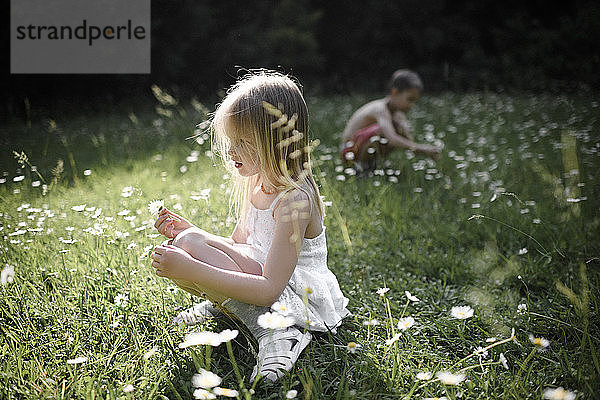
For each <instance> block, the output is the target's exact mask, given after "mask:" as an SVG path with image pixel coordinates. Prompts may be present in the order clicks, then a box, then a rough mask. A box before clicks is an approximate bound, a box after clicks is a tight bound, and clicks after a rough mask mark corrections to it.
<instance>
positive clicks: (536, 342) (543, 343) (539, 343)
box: [529, 334, 550, 349]
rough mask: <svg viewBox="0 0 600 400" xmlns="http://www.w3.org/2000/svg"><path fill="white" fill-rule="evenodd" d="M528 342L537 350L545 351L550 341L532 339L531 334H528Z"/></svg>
mask: <svg viewBox="0 0 600 400" xmlns="http://www.w3.org/2000/svg"><path fill="white" fill-rule="evenodd" d="M529 341H530V342H531V343H532V344H533V345H535V346H536V347H537V348H539V349H545V348H546V347H548V346H550V341H549V340H548V339H544V338H543V337H534V336H533V335H532V334H529Z"/></svg>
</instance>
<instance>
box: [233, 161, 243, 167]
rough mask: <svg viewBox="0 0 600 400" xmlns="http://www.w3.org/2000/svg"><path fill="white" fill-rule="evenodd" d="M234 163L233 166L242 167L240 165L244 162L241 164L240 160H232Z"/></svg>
mask: <svg viewBox="0 0 600 400" xmlns="http://www.w3.org/2000/svg"><path fill="white" fill-rule="evenodd" d="M234 163H235V167H236V168H242V165H244V164H242V163H241V162H239V161H234Z"/></svg>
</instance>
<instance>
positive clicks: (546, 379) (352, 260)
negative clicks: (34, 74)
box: [0, 93, 600, 399]
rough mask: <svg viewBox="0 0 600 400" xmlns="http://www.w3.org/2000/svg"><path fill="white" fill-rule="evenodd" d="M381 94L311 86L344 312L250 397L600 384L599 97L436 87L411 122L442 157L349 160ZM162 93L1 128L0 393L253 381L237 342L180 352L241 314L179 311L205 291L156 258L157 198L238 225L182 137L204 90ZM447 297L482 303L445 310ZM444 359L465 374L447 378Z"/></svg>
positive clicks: (27, 395) (451, 301) (207, 160)
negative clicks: (151, 99) (189, 287)
mask: <svg viewBox="0 0 600 400" xmlns="http://www.w3.org/2000/svg"><path fill="white" fill-rule="evenodd" d="M368 99H370V98H367V97H366V96H353V97H326V98H325V97H323V98H310V97H309V98H308V101H309V109H310V112H311V126H312V127H311V129H312V137H313V138H318V139H319V140H320V145H319V146H318V147H317V149H316V150H315V154H314V159H315V170H316V175H317V177H318V183H319V185H320V187H321V194H322V195H323V196H324V198H325V201H326V205H327V207H326V209H327V210H326V211H327V216H326V220H325V223H326V225H327V240H328V249H329V266H330V269H331V270H332V271H333V272H334V273H335V274H336V275H337V277H338V280H339V281H340V285H341V288H342V290H343V292H344V293H345V294H346V296H347V297H348V298H349V299H350V304H349V306H348V308H349V309H350V311H351V312H352V313H353V317H352V318H348V319H347V320H346V321H345V322H344V324H343V325H342V327H341V328H340V329H339V332H338V334H337V335H328V334H323V335H317V337H316V338H315V340H313V342H312V343H311V344H310V345H309V347H308V348H307V350H306V351H305V352H304V353H303V355H302V357H301V358H300V360H299V362H298V363H297V365H296V368H295V369H294V370H293V372H292V373H291V374H289V376H286V377H285V378H284V379H281V380H280V381H279V382H277V383H271V382H259V383H258V384H257V385H256V386H255V387H254V394H253V396H252V397H253V398H256V399H267V398H268V399H280V398H285V395H286V393H287V392H288V391H289V390H292V389H294V390H297V391H298V395H297V398H302V399H306V398H313V399H346V398H356V399H404V398H413V399H422V398H430V397H441V396H446V397H447V398H448V399H459V398H460V399H526V398H529V399H541V398H543V396H544V392H545V391H547V390H548V389H554V388H557V387H563V388H565V390H568V391H570V392H573V393H575V394H576V395H577V398H578V399H579V398H581V399H584V398H589V399H592V398H597V397H598V396H600V362H599V357H600V354H599V352H598V348H600V329H599V325H600V317H599V316H598V309H599V307H598V300H599V298H600V297H599V291H598V288H599V278H600V273H599V269H600V240H599V239H600V213H599V210H600V200H598V199H599V198H600V184H599V182H600V181H599V179H600V176H599V174H600V172H599V171H600V126H599V117H600V104H599V102H598V99H597V98H594V96H593V95H592V94H589V93H588V94H583V95H578V96H571V97H565V96H554V95H543V94H537V95H529V94H513V95H509V94H500V95H498V94H491V93H486V94H484V93H480V94H462V95H459V94H440V95H431V96H426V97H424V98H422V99H421V100H420V101H419V103H418V105H417V106H416V107H415V108H414V109H413V111H411V113H410V114H409V119H410V120H411V123H412V124H413V127H414V130H415V133H416V135H415V136H416V138H417V139H418V140H419V141H422V142H430V143H435V142H437V143H440V142H441V143H443V144H444V151H443V156H442V158H441V159H440V160H439V161H438V162H437V163H434V162H432V161H429V160H427V159H425V158H422V157H420V156H418V155H417V156H415V155H414V154H410V153H409V152H397V153H396V154H394V155H393V156H392V157H391V158H390V159H389V160H388V161H387V162H386V163H381V165H380V167H379V169H377V170H375V171H374V172H373V173H372V174H369V175H363V176H355V175H354V173H353V172H354V171H353V170H351V169H347V168H346V167H344V166H342V165H341V163H340V161H339V156H338V152H337V146H338V142H339V137H340V133H341V131H342V129H343V127H344V123H345V121H346V120H347V118H348V117H349V116H350V114H351V113H352V111H353V110H354V109H356V108H357V107H358V106H359V105H361V104H362V103H363V102H365V101H366V100H368ZM162 100H163V103H162V104H161V103H159V102H157V104H156V106H153V105H148V106H142V105H137V106H131V107H129V108H128V107H112V108H111V107H106V109H104V110H99V111H81V112H77V113H75V112H67V111H64V112H62V113H61V114H60V115H50V114H42V113H37V112H34V113H33V114H32V116H31V117H30V118H29V120H27V119H25V120H16V119H15V120H14V121H12V122H10V123H8V124H5V125H4V126H2V127H0V137H2V138H4V139H3V143H6V144H7V146H6V147H4V146H3V148H2V149H1V152H0V155H1V157H0V173H3V175H2V177H0V236H1V241H0V269H2V270H3V282H2V283H3V284H2V285H0V329H1V334H0V349H1V358H0V360H1V361H0V398H2V399H37V398H90V399H94V398H97V399H105V398H109V399H112V398H132V399H133V398H135V399H146V398H147V399H165V398H169V399H179V398H183V399H186V398H192V393H193V391H194V389H193V388H192V384H191V378H192V375H193V374H194V373H196V372H198V369H199V368H206V369H210V370H211V371H212V372H214V373H216V374H218V375H219V376H220V377H222V378H223V382H222V384H221V386H222V387H225V388H231V389H236V390H238V391H239V396H240V398H248V397H250V396H251V395H250V393H249V392H245V391H244V390H243V388H242V387H241V385H240V380H239V379H238V378H237V376H236V373H235V370H234V368H233V366H232V358H231V356H230V355H229V353H228V349H227V347H226V345H224V344H223V345H221V346H219V347H215V348H206V347H204V346H197V347H190V348H187V349H180V348H178V344H179V343H181V342H182V341H183V339H184V336H185V334H186V333H189V332H192V331H200V330H213V331H216V332H220V331H222V330H224V329H227V328H230V329H234V328H236V324H235V323H234V322H232V321H227V320H217V321H209V322H208V323H206V324H205V325H201V326H200V325H197V326H193V327H179V326H177V325H176V324H174V323H173V322H172V320H173V318H174V316H175V315H176V314H177V313H178V311H180V310H182V309H185V308H188V307H190V306H191V305H192V304H193V303H194V302H195V301H196V302H197V301H199V299H198V298H193V297H192V296H191V295H189V294H187V293H185V292H183V291H181V290H178V289H177V288H176V287H175V286H174V285H172V284H170V282H169V281H167V280H164V279H161V278H157V277H156V276H155V275H154V274H153V269H152V268H151V266H150V262H149V259H148V258H147V257H145V255H146V254H147V251H148V249H150V248H151V246H153V245H156V244H158V243H160V242H161V241H162V239H161V238H160V237H158V235H157V233H156V231H155V230H154V229H153V228H152V224H153V219H152V217H151V215H150V214H149V213H148V211H147V208H146V206H147V204H148V202H149V201H150V200H153V199H163V200H164V201H165V205H166V206H167V207H169V208H171V209H175V210H176V211H177V212H179V213H181V214H182V215H184V216H186V217H187V218H188V219H190V220H191V221H192V222H194V223H195V224H196V225H198V226H199V227H202V228H204V229H206V230H208V231H211V232H214V233H217V234H221V235H229V234H230V233H231V231H232V229H233V226H234V224H235V221H234V220H233V219H232V218H228V205H227V203H228V194H227V187H228V182H229V180H228V179H229V177H228V176H226V175H225V170H224V169H223V168H222V166H221V165H220V163H219V160H215V159H213V158H211V157H210V139H209V138H208V136H205V137H204V139H202V136H200V137H199V139H197V140H194V139H187V140H186V138H189V137H191V136H193V135H194V133H195V129H196V128H195V125H196V124H197V123H200V122H202V121H203V120H205V119H206V111H207V108H208V109H211V110H212V108H213V106H212V104H207V105H206V107H204V106H201V105H199V104H197V103H194V104H191V103H190V102H186V103H185V104H183V102H182V103H181V104H179V105H172V104H170V102H169V101H167V100H165V99H164V98H162ZM65 108H66V107H65ZM13 152H17V153H19V154H21V158H20V161H21V163H19V159H17V158H16V157H15V155H14V154H13ZM25 155H26V156H27V159H25ZM32 166H35V168H33V169H32ZM13 269H14V277H13V278H12V281H11V279H10V275H11V274H9V272H10V271H11V270H13ZM380 288H388V289H389V291H387V292H386V293H383V292H384V290H380V291H379V293H381V295H380V294H378V290H379V289H380ZM405 291H409V292H410V293H412V295H414V296H417V297H418V298H419V299H420V301H419V302H412V301H410V300H408V298H407V296H406V295H405ZM455 306H470V307H472V309H473V310H474V313H473V316H472V317H470V318H467V319H456V318H454V317H453V316H452V315H451V309H452V307H455ZM408 316H410V317H412V318H414V321H415V323H414V325H412V326H410V327H409V328H408V329H406V330H404V331H401V330H400V329H399V326H398V322H399V321H400V319H401V318H404V317H408ZM402 321H403V322H407V320H402ZM408 325H410V323H408ZM512 329H514V332H515V333H514V334H515V336H514V337H511V332H512ZM397 333H400V334H399V335H396V336H394V335H395V334H397ZM530 335H531V338H532V339H533V341H534V342H536V343H538V344H544V342H543V341H542V340H540V339H539V338H545V339H547V340H548V341H549V345H548V346H547V347H545V348H544V347H540V346H538V345H536V344H534V343H532V341H531V340H530ZM535 338H538V340H537V341H536V340H535ZM386 341H387V343H386ZM352 342H353V343H356V344H357V345H356V346H355V347H353V345H351V346H350V347H349V346H348V344H349V343H352ZM392 342H393V343H392ZM255 348H256V344H255V342H253V340H252V339H251V338H250V336H249V334H248V333H247V331H244V330H242V331H241V333H240V335H239V336H238V337H237V338H236V339H235V340H233V341H232V342H231V349H232V350H233V354H234V355H235V362H236V365H237V366H238V367H239V372H240V374H241V375H242V376H243V377H244V378H243V382H244V383H243V385H244V388H246V389H248V388H250V386H251V385H250V384H249V383H248V377H249V376H250V374H251V372H252V367H253V366H254V364H255V360H254V356H253V351H254V350H255ZM350 350H352V351H350ZM78 357H85V358H86V360H85V361H84V362H81V363H74V362H76V361H73V360H77V358H78ZM69 360H71V361H70V362H69V363H68V362H67V361H69ZM80 360H82V359H80ZM442 371H450V372H452V373H455V374H463V375H464V378H465V379H464V380H463V381H462V382H460V383H459V384H458V385H447V384H443V383H441V382H440V379H438V378H436V373H438V372H442ZM422 372H431V374H432V377H431V378H430V379H424V380H420V379H418V378H417V374H419V373H422ZM419 377H421V378H427V376H423V374H421V375H419ZM442 378H443V377H442ZM124 389H125V390H124ZM558 394H559V393H558V392H557V393H555V395H556V396H558ZM546 395H547V396H549V392H546ZM556 398H559V397H556ZM564 398H569V397H564Z"/></svg>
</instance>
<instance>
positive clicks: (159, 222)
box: [154, 207, 194, 239]
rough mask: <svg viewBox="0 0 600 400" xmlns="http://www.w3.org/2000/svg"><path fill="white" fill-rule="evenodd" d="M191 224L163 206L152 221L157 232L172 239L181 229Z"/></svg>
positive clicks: (191, 225) (189, 226)
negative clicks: (154, 220)
mask: <svg viewBox="0 0 600 400" xmlns="http://www.w3.org/2000/svg"><path fill="white" fill-rule="evenodd" d="M193 226H194V225H193V224H191V223H190V222H189V221H188V220H186V219H185V218H183V217H182V216H180V215H177V214H175V213H174V212H173V211H170V210H167V209H166V208H164V207H163V208H162V210H160V212H159V213H158V218H157V219H156V222H155V223H154V227H155V228H156V229H157V230H158V232H160V234H162V235H164V236H166V237H168V238H169V239H173V238H174V237H175V236H177V235H179V233H181V232H182V231H184V230H186V229H187V228H191V227H193Z"/></svg>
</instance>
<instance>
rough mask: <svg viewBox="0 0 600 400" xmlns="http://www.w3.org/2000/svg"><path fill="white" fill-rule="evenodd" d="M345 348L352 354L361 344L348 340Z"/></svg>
mask: <svg viewBox="0 0 600 400" xmlns="http://www.w3.org/2000/svg"><path fill="white" fill-rule="evenodd" d="M346 348H347V349H348V352H350V353H352V354H354V353H356V350H358V349H360V348H361V345H360V344H358V343H356V342H348V344H347V345H346Z"/></svg>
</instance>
